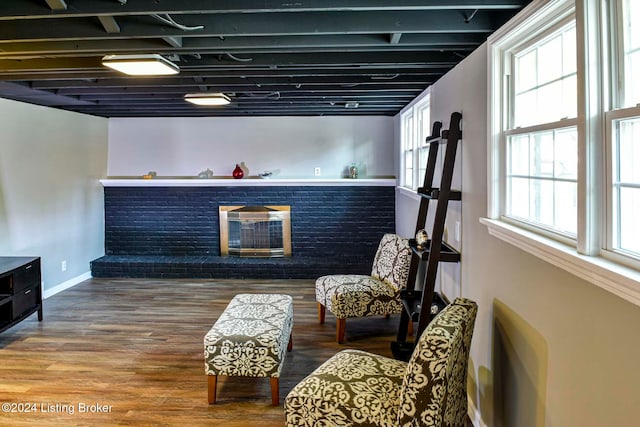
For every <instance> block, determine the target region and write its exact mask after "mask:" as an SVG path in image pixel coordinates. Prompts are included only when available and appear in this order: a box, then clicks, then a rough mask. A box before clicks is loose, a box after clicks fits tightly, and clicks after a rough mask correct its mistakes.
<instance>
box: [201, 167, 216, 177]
mask: <svg viewBox="0 0 640 427" xmlns="http://www.w3.org/2000/svg"><path fill="white" fill-rule="evenodd" d="M198 178H200V179H211V178H213V171H212V170H211V169H209V168H207V169H206V170H203V171H202V172H200V173H199V174H198Z"/></svg>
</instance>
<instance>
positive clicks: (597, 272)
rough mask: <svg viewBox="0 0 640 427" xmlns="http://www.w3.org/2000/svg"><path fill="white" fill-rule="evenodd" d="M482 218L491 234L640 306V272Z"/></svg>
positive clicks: (493, 220)
mask: <svg viewBox="0 0 640 427" xmlns="http://www.w3.org/2000/svg"><path fill="white" fill-rule="evenodd" d="M480 222H481V223H482V224H484V225H486V226H487V229H488V230H489V234H490V235H492V236H494V237H496V238H498V239H500V240H503V241H505V242H507V243H509V244H512V245H514V246H516V247H518V248H520V249H522V250H523V251H525V252H528V253H530V254H531V255H534V256H536V257H538V258H540V259H542V260H544V261H546V262H548V263H550V264H553V265H555V266H556V267H559V268H561V269H563V270H565V271H568V272H569V273H571V274H573V275H575V276H578V277H580V278H581V279H584V280H586V281H588V282H590V283H593V284H594V285H596V286H598V287H600V288H602V289H604V290H606V291H608V292H610V293H612V294H614V295H617V296H619V297H620V298H623V299H625V300H627V301H629V302H630V303H632V304H635V305H637V306H640V272H638V271H636V270H634V269H632V268H628V267H625V266H622V265H620V264H617V263H615V262H612V261H609V260H607V259H605V258H602V257H597V256H587V255H581V254H578V253H577V252H576V249H575V248H573V247H571V246H567V245H564V244H562V243H560V242H556V241H555V240H552V239H549V238H546V237H543V236H539V235H537V234H535V233H532V232H529V231H526V230H523V229H521V228H518V227H515V226H513V225H510V224H507V223H505V222H503V221H499V220H495V219H489V218H480Z"/></svg>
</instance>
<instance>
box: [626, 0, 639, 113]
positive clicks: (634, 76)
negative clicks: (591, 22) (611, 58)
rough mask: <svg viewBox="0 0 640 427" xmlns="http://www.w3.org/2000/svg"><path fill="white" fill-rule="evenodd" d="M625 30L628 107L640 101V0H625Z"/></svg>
mask: <svg viewBox="0 0 640 427" xmlns="http://www.w3.org/2000/svg"><path fill="white" fill-rule="evenodd" d="M623 14H624V20H623V31H624V46H623V52H624V58H623V60H624V90H623V92H624V93H623V97H624V105H623V106H627V107H631V106H634V105H636V104H638V103H640V81H639V79H638V75H639V73H640V28H639V27H640V26H639V25H638V22H640V2H639V1H638V0H625V1H624V7H623Z"/></svg>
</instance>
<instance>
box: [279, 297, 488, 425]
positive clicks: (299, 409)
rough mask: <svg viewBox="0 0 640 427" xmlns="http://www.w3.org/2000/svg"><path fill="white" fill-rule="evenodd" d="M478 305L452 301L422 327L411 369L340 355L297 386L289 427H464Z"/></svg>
mask: <svg viewBox="0 0 640 427" xmlns="http://www.w3.org/2000/svg"><path fill="white" fill-rule="evenodd" d="M476 313H477V305H476V304H475V303H474V302H473V301H470V300H468V299H464V298H457V299H456V300H455V301H454V302H453V303H451V304H449V305H448V306H447V307H445V308H444V309H443V310H442V311H441V312H440V313H439V314H438V315H437V316H436V317H435V319H434V320H433V321H432V322H431V323H430V324H429V325H428V326H427V328H426V329H425V331H424V332H423V334H422V336H421V337H420V339H419V340H418V343H417V345H416V348H415V350H414V352H413V354H412V357H411V359H410V360H409V362H408V363H407V362H402V361H397V360H393V359H389V358H386V357H383V356H377V355H372V354H370V353H365V352H362V351H358V350H344V351H341V352H339V353H337V354H336V355H334V356H333V357H332V358H330V359H329V360H327V361H326V362H325V363H323V364H322V365H321V366H320V367H319V368H317V369H316V370H315V371H314V372H312V373H311V374H310V375H309V376H308V377H306V378H305V379H303V380H302V381H301V382H300V383H298V384H297V385H296V386H295V387H294V388H293V389H292V390H291V392H290V393H289V394H288V396H287V398H286V400H285V404H284V407H285V415H286V425H287V426H289V427H293V426H337V425H339V426H438V427H440V426H447V427H450V426H451V427H453V426H455V427H459V426H463V425H464V418H465V416H466V414H467V393H466V379H467V364H468V359H469V347H470V344H471V337H472V334H473V327H474V322H475V317H476Z"/></svg>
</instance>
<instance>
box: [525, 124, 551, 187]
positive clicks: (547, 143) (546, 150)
mask: <svg viewBox="0 0 640 427" xmlns="http://www.w3.org/2000/svg"><path fill="white" fill-rule="evenodd" d="M530 154H531V164H530V166H529V168H530V170H531V176H538V177H550V178H553V155H554V149H553V132H539V133H535V134H533V138H532V141H531V153H530Z"/></svg>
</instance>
